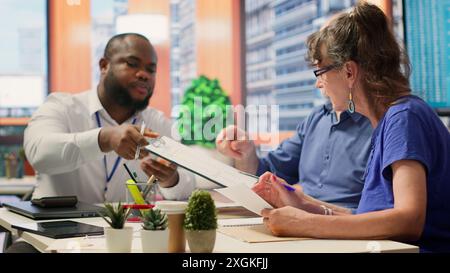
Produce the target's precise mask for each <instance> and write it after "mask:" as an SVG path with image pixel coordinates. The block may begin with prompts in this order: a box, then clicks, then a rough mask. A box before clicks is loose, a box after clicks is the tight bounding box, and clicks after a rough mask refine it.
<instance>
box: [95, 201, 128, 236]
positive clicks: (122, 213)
mask: <svg viewBox="0 0 450 273" xmlns="http://www.w3.org/2000/svg"><path fill="white" fill-rule="evenodd" d="M99 214H100V216H101V217H102V218H103V219H105V221H106V222H107V223H108V224H109V225H110V226H111V227H112V228H114V229H122V228H123V227H124V226H125V222H126V220H127V218H128V215H129V214H130V209H129V208H127V209H125V207H124V206H123V205H122V204H121V203H120V202H119V204H118V205H117V206H114V205H113V204H110V203H105V207H104V208H103V209H102V210H100V211H99Z"/></svg>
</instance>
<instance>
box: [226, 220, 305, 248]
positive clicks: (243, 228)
mask: <svg viewBox="0 0 450 273" xmlns="http://www.w3.org/2000/svg"><path fill="white" fill-rule="evenodd" d="M217 231H218V232H220V233H223V234H225V235H227V236H230V237H233V238H235V239H238V240H240V241H244V242H247V243H268V242H283V241H300V240H307V239H308V238H300V237H277V236H275V235H273V234H272V233H271V232H270V230H268V229H267V228H266V227H265V226H264V224H263V220H262V217H257V218H243V219H223V220H219V228H218V229H217Z"/></svg>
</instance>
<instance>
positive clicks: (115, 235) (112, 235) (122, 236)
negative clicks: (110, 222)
mask: <svg viewBox="0 0 450 273" xmlns="http://www.w3.org/2000/svg"><path fill="white" fill-rule="evenodd" d="M105 237H106V248H107V249H108V252H110V253H129V252H131V244H132V242H133V227H124V228H123V229H114V228H112V227H105Z"/></svg>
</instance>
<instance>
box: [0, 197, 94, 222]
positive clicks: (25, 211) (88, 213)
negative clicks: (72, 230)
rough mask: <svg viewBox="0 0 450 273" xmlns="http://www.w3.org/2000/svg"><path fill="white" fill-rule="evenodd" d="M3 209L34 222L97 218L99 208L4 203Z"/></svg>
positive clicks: (87, 205) (79, 205)
mask: <svg viewBox="0 0 450 273" xmlns="http://www.w3.org/2000/svg"><path fill="white" fill-rule="evenodd" d="M3 207H5V208H7V209H8V210H10V211H12V212H15V213H18V214H20V215H23V216H26V217H28V218H31V219H34V220H45V219H65V218H84V217H98V216H100V214H98V212H99V211H100V210H101V209H102V208H101V207H99V206H94V205H90V204H87V203H83V202H78V203H77V204H76V205H75V206H73V207H65V208H41V207H38V206H35V205H33V204H31V202H30V201H17V202H5V203H3Z"/></svg>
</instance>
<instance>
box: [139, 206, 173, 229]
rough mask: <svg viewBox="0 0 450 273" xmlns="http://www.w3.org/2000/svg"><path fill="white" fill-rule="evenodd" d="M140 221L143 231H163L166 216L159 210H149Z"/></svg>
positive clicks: (165, 225) (165, 226) (165, 224)
mask: <svg viewBox="0 0 450 273" xmlns="http://www.w3.org/2000/svg"><path fill="white" fill-rule="evenodd" d="M141 220H142V228H143V229H145V230H165V229H166V228H167V214H166V213H164V212H161V210H159V209H149V210H148V211H147V212H145V213H144V216H143V217H142V218H141Z"/></svg>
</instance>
